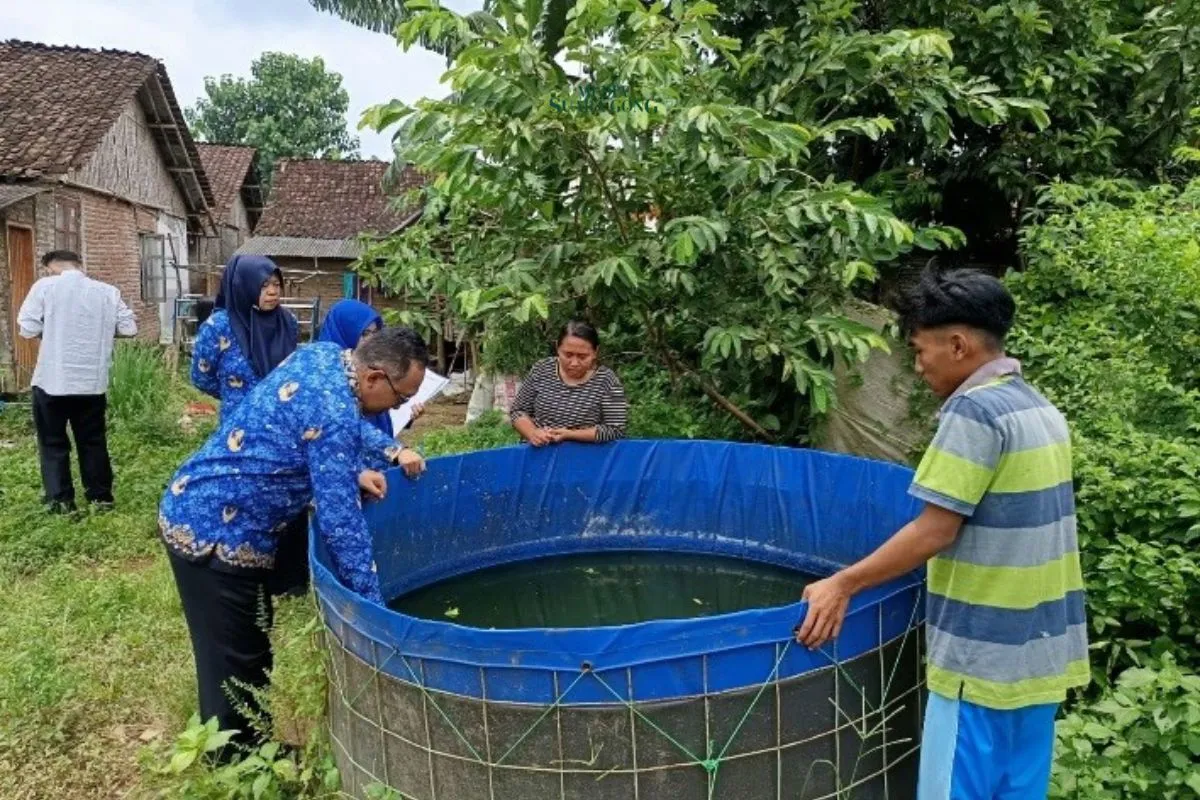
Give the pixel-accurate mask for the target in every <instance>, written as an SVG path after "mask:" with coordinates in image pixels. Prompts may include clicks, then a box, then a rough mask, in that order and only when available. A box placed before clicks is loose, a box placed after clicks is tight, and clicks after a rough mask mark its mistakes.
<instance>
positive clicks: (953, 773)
mask: <svg viewBox="0 0 1200 800" xmlns="http://www.w3.org/2000/svg"><path fill="white" fill-rule="evenodd" d="M1057 711H1058V704H1057V703H1055V704H1051V705H1041V706H1028V707H1026V708H1018V709H1015V710H1013V711H997V710H995V709H991V708H984V707H983V706H978V705H975V704H974V703H968V702H967V701H966V700H961V699H959V700H951V699H949V698H946V697H942V696H941V695H938V694H934V693H932V692H930V694H929V704H928V706H927V707H926V709H925V733H924V735H923V736H922V740H921V777H920V783H919V786H918V789H917V800H1045V798H1046V792H1047V790H1048V788H1049V785H1050V765H1051V763H1052V762H1053V760H1054V716H1055V714H1056V713H1057Z"/></svg>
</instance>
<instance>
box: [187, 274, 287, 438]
mask: <svg viewBox="0 0 1200 800" xmlns="http://www.w3.org/2000/svg"><path fill="white" fill-rule="evenodd" d="M282 293H283V274H282V273H281V272H280V271H279V267H277V266H276V265H275V262H274V261H272V260H271V259H269V258H266V257H265V256H234V257H233V258H232V259H230V261H229V263H228V264H227V265H225V272H224V274H223V275H222V276H221V290H220V291H219V292H218V293H217V301H216V303H215V304H214V306H213V307H214V310H213V313H212V315H211V316H209V318H208V319H207V320H205V322H204V324H203V325H201V326H200V330H199V331H197V333H196V344H195V347H194V349H193V351H192V383H194V384H195V385H196V388H198V389H200V390H201V391H202V392H204V393H206V394H209V395H212V396H213V397H216V398H217V399H219V400H220V401H221V418H222V420H224V419H226V418H228V416H229V414H230V413H232V412H233V409H234V408H236V407H237V405H238V403H240V402H241V401H242V400H243V399H244V398H245V397H246V395H248V394H249V393H250V390H251V389H253V388H254V387H255V386H256V385H257V384H258V382H259V381H261V380H262V379H263V378H265V377H266V376H267V374H268V373H270V372H271V370H273V369H275V367H277V366H279V363H280V362H281V361H283V360H284V359H285V358H287V357H288V356H289V355H291V354H292V352H293V351H294V350H295V349H296V343H297V339H298V332H299V326H298V325H297V324H296V318H295V317H294V316H292V313H291V312H290V311H288V310H287V309H286V308H282V307H280V305H279V301H280V299H281V296H282Z"/></svg>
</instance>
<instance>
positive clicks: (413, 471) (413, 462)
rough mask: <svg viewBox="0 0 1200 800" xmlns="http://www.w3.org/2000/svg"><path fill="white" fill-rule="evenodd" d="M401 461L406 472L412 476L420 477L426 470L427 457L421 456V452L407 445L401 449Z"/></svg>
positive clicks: (401, 465)
mask: <svg viewBox="0 0 1200 800" xmlns="http://www.w3.org/2000/svg"><path fill="white" fill-rule="evenodd" d="M399 463H400V467H401V468H402V469H403V470H404V474H405V475H407V476H408V477H410V478H417V477H420V475H421V473H422V472H424V471H425V459H423V458H421V454H420V453H418V452H417V451H415V450H410V449H408V448H407V447H406V448H404V449H403V450H401V451H400V461H399Z"/></svg>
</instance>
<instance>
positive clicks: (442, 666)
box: [313, 441, 923, 800]
mask: <svg viewBox="0 0 1200 800" xmlns="http://www.w3.org/2000/svg"><path fill="white" fill-rule="evenodd" d="M911 475H912V473H911V472H910V471H909V470H907V469H905V468H902V467H898V466H895V465H889V464H883V463H879V462H873V461H868V460H864V459H858V458H852V457H848V456H841V455H833V454H829V453H821V452H817V451H810V450H793V449H784V448H774V447H766V446H760V445H742V444H731V443H725V442H674V441H655V442H650V441H625V442H619V443H616V444H613V445H604V446H595V445H593V446H586V445H560V446H556V447H551V448H544V449H533V448H529V447H513V448H505V449H500V450H490V451H484V452H476V453H469V454H465V455H460V456H451V457H445V458H438V459H434V460H432V461H430V463H429V469H428V472H427V473H426V474H425V475H424V476H423V477H422V478H421V479H420V480H418V481H416V482H410V481H406V480H405V479H404V478H403V477H402V476H401V475H400V474H399V473H398V472H397V473H394V474H392V475H390V476H389V477H390V479H391V480H390V487H391V489H390V491H389V493H388V497H387V499H386V500H384V501H382V502H380V503H374V504H369V505H368V507H367V509H366V511H365V513H366V516H367V521H368V524H369V525H370V528H371V530H372V531H373V533H374V536H375V540H376V544H375V548H376V562H377V565H378V569H379V576H380V580H381V584H382V587H383V593H384V596H385V597H396V596H399V595H401V594H404V593H405V592H408V591H411V590H413V589H415V588H418V587H421V586H426V585H428V584H431V583H434V582H436V581H440V580H444V579H446V578H449V577H453V576H456V575H462V574H464V573H467V572H471V571H474V570H477V569H481V568H485V567H491V566H494V565H497V564H505V563H512V562H517V561H524V560H528V559H531V558H537V557H543V556H548V555H562V554H566V553H588V552H603V551H669V552H680V553H699V554H704V553H711V554H718V555H722V556H734V557H737V558H741V559H748V560H751V561H758V562H766V563H770V564H774V565H779V566H784V567H791V568H794V569H796V570H800V571H803V572H806V573H811V574H817V575H824V574H829V573H830V572H832V571H833V570H835V569H836V568H837V567H838V566H840V565H843V564H847V563H850V562H853V561H855V560H857V559H859V558H861V557H862V556H864V555H866V554H868V553H869V552H871V551H872V550H873V549H874V548H875V547H877V546H878V545H879V544H880V543H881V542H883V541H884V540H885V539H886V538H887V537H888V536H890V535H891V534H892V533H893V532H895V531H896V530H897V529H899V528H900V527H901V526H902V525H904V524H905V523H906V522H907V521H909V520H910V519H912V517H913V516H915V515H916V513H917V511H918V506H917V504H916V502H915V501H914V500H912V499H910V498H909V497H908V496H907V488H908V484H909V481H910V480H911ZM314 541H315V542H318V543H319V542H320V539H319V537H315V538H314ZM313 580H314V585H315V588H316V592H317V597H318V602H319V606H320V609H321V613H322V615H323V618H324V620H325V623H326V627H327V630H328V634H329V635H328V636H327V637H326V638H327V641H328V644H329V653H330V663H329V672H330V698H329V708H330V731H331V735H332V738H333V742H334V750H335V757H336V759H337V762H338V765H339V768H340V770H341V773H342V780H343V791H344V792H346V793H347V794H348V795H350V796H352V797H360V798H365V797H368V793H369V791H370V790H371V789H372V788H374V789H376V790H378V789H381V788H382V787H387V788H390V789H392V790H393V791H394V792H395V793H397V794H398V795H399V796H400V797H407V798H414V800H476V799H478V800H542V798H560V800H592V799H594V800H659V799H660V798H662V800H712V798H723V799H724V798H728V799H729V800H733V799H734V798H736V800H818V798H839V800H840V799H841V798H855V799H856V800H857V799H858V798H884V799H885V800H904V799H905V798H912V797H914V796H915V784H916V765H917V758H916V750H917V746H918V740H919V736H920V725H921V713H922V703H923V698H922V689H921V686H922V682H923V671H922V666H921V662H922V655H923V654H922V642H921V637H920V636H919V635H918V629H919V627H920V625H921V623H922V621H923V601H922V591H921V584H920V580H919V576H917V575H912V576H906V577H905V578H902V579H899V580H896V581H893V582H891V583H888V584H886V585H884V586H881V587H878V588H876V589H874V590H871V591H868V592H865V593H863V594H861V595H859V596H858V597H856V598H855V600H854V601H853V603H852V604H851V608H850V613H849V615H848V617H847V619H846V623H845V625H844V627H843V629H842V633H841V635H840V636H839V637H838V639H837V640H836V641H834V642H831V643H829V644H827V645H826V646H825V648H824V649H823V650H821V651H818V652H810V651H808V650H807V649H805V648H803V647H801V646H799V645H796V644H794V643H793V642H792V631H793V629H794V627H795V625H796V623H797V622H798V621H799V620H800V619H801V618H802V617H803V615H804V604H803V603H801V602H799V598H797V602H796V603H794V604H791V605H786V606H779V607H773V608H761V609H753V610H749V611H741V612H737V613H731V614H723V615H717V616H708V617H697V618H693V619H673V620H657V621H648V622H641V623H637V624H632V625H625V626H620V627H605V628H587V629H563V628H557V629H519V630H490V629H488V630H484V629H478V628H469V627H465V626H460V625H456V624H454V623H452V622H450V621H442V620H430V619H419V618H416V617H410V616H406V615H404V614H400V613H397V612H395V611H392V610H389V609H388V608H385V607H383V606H379V605H376V604H374V603H370V602H367V601H365V600H364V599H363V598H361V597H360V596H358V595H356V594H355V593H353V592H351V591H349V590H348V589H346V588H345V587H344V586H343V585H341V583H340V582H338V580H337V579H336V578H335V577H334V576H333V574H332V572H331V570H330V567H329V559H328V554H327V553H325V552H324V551H323V548H322V547H321V546H320V544H317V545H316V546H315V549H314V553H313ZM397 794H392V795H391V796H392V797H395V796H397Z"/></svg>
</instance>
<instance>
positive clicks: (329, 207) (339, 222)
mask: <svg viewBox="0 0 1200 800" xmlns="http://www.w3.org/2000/svg"><path fill="white" fill-rule="evenodd" d="M388 166H389V165H388V164H387V163H385V162H383V161H329V160H305V161H300V160H291V159H283V160H281V161H280V162H279V163H278V164H277V165H276V166H275V175H274V178H273V179H272V180H273V183H272V185H271V196H270V198H269V199H268V200H267V208H266V210H265V211H264V212H263V215H262V219H260V220H259V222H258V228H257V229H256V230H255V235H257V236H271V237H300V238H307V239H348V238H351V237H354V236H358V235H359V234H360V233H388V232H390V231H393V230H395V229H397V228H399V227H400V226H402V225H403V224H404V223H405V222H407V221H409V220H410V219H411V217H412V214H413V209H408V210H396V209H395V208H394V207H393V206H392V204H391V202H390V197H389V195H390V196H399V195H403V194H404V192H405V191H407V190H408V189H410V188H412V187H416V186H420V185H422V181H421V178H420V176H419V175H418V174H417V172H416V171H415V170H413V169H412V168H411V167H406V168H405V169H404V170H403V172H402V173H401V174H400V176H399V179H398V181H397V182H396V185H395V186H392V187H389V189H390V191H389V192H388V193H385V192H384V189H383V185H382V184H383V180H384V175H385V173H387V171H388Z"/></svg>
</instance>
